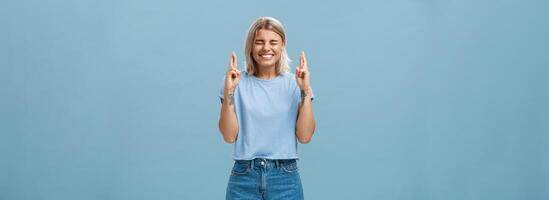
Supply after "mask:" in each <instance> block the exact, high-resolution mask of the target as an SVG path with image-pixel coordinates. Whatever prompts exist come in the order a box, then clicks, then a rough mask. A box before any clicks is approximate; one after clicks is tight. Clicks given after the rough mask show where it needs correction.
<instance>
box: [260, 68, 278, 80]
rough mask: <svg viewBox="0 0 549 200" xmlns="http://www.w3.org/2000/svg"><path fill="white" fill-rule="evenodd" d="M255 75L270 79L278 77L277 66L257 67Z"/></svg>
mask: <svg viewBox="0 0 549 200" xmlns="http://www.w3.org/2000/svg"><path fill="white" fill-rule="evenodd" d="M255 76H256V77H257V78H259V79H264V80H270V79H273V78H275V77H276V72H275V67H274V66H271V67H261V66H258V67H257V72H256V73H255Z"/></svg>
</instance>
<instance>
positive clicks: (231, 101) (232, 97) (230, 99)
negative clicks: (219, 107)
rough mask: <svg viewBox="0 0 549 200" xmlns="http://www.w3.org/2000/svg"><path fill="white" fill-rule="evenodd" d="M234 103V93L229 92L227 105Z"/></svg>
mask: <svg viewBox="0 0 549 200" xmlns="http://www.w3.org/2000/svg"><path fill="white" fill-rule="evenodd" d="M233 104H234V93H229V105H231V106H232V105H233Z"/></svg>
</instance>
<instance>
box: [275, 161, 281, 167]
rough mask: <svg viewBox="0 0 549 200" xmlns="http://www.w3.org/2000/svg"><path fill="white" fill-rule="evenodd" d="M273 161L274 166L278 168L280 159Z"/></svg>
mask: <svg viewBox="0 0 549 200" xmlns="http://www.w3.org/2000/svg"><path fill="white" fill-rule="evenodd" d="M275 163H276V168H280V160H278V159H277V160H275Z"/></svg>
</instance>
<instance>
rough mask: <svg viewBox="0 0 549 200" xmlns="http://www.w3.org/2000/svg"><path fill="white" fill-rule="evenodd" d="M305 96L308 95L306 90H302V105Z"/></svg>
mask: <svg viewBox="0 0 549 200" xmlns="http://www.w3.org/2000/svg"><path fill="white" fill-rule="evenodd" d="M305 97H307V93H306V92H305V90H301V105H303V102H304V101H305Z"/></svg>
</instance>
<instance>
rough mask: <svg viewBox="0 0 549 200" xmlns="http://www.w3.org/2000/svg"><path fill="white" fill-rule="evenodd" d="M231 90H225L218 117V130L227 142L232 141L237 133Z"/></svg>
mask: <svg viewBox="0 0 549 200" xmlns="http://www.w3.org/2000/svg"><path fill="white" fill-rule="evenodd" d="M233 94H234V93H233V91H225V94H224V97H223V99H224V100H223V103H222V105H221V114H220V117H219V131H221V134H222V135H223V139H224V140H225V142H227V143H234V142H235V140H236V137H237V134H238V128H239V127H238V120H237V118H236V113H235V108H234V96H233Z"/></svg>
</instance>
